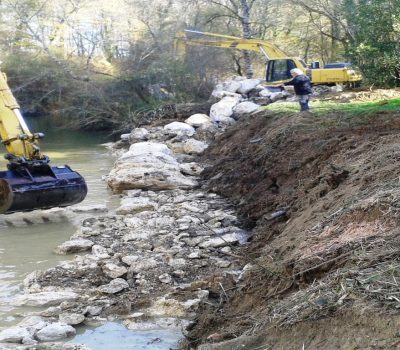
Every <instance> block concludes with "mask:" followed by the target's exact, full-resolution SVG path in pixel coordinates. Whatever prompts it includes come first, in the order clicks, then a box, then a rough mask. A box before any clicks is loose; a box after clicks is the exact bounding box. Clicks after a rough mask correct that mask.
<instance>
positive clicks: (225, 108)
mask: <svg viewBox="0 0 400 350" xmlns="http://www.w3.org/2000/svg"><path fill="white" fill-rule="evenodd" d="M239 101H240V99H239V98H237V97H224V98H223V99H222V100H221V101H219V102H217V103H214V104H213V105H212V106H211V110H210V117H211V120H212V121H213V122H220V121H222V120H224V119H226V118H230V117H231V116H232V114H233V108H234V107H235V106H236V105H237V104H238V103H239Z"/></svg>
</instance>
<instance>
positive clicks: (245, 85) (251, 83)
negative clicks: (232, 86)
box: [237, 79, 261, 95]
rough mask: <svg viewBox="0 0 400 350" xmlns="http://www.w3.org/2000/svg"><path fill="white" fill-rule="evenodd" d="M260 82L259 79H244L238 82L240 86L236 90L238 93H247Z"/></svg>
mask: <svg viewBox="0 0 400 350" xmlns="http://www.w3.org/2000/svg"><path fill="white" fill-rule="evenodd" d="M260 83H261V80H259V79H246V80H242V81H241V82H240V88H239V89H238V90H237V92H239V93H240V94H243V95H245V94H247V93H248V92H250V91H251V90H253V89H254V88H255V87H256V86H257V85H258V84H260Z"/></svg>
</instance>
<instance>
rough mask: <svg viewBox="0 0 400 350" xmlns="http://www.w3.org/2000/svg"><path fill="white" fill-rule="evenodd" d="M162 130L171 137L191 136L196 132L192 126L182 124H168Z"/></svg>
mask: <svg viewBox="0 0 400 350" xmlns="http://www.w3.org/2000/svg"><path fill="white" fill-rule="evenodd" d="M164 130H165V131H167V132H168V133H170V134H173V135H186V136H192V135H194V133H195V132H196V131H195V129H194V128H193V126H191V125H189V124H186V123H182V122H172V123H169V124H167V125H165V126H164Z"/></svg>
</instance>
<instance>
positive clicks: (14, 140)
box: [0, 72, 87, 214]
mask: <svg viewBox="0 0 400 350" xmlns="http://www.w3.org/2000/svg"><path fill="white" fill-rule="evenodd" d="M43 137H44V135H43V134H42V133H31V132H30V130H29V129H28V126H27V125H26V123H25V121H24V119H23V117H22V115H21V113H20V110H19V105H18V103H17V101H16V100H15V98H14V96H13V94H12V92H11V90H10V88H9V86H8V84H7V77H6V75H5V74H4V73H1V72H0V139H1V142H2V143H3V145H4V146H5V147H6V149H7V151H8V153H7V154H6V155H5V158H6V159H7V160H8V164H7V168H8V170H6V171H0V214H5V213H13V212H23V211H31V210H35V209H49V208H53V207H65V206H69V205H72V204H76V203H79V202H81V201H82V200H83V199H84V198H85V197H86V194H87V186H86V182H85V180H84V178H83V177H82V176H81V175H80V174H79V173H77V172H76V171H73V170H72V169H71V168H70V167H69V166H68V165H63V166H51V165H50V159H49V158H48V157H47V156H46V155H44V154H42V153H41V152H40V148H39V142H38V140H39V139H41V138H43Z"/></svg>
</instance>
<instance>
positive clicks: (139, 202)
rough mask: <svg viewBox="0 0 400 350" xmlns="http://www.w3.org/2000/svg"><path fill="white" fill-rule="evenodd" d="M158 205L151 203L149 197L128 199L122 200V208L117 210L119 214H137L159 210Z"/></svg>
mask: <svg viewBox="0 0 400 350" xmlns="http://www.w3.org/2000/svg"><path fill="white" fill-rule="evenodd" d="M157 207H158V205H157V203H155V202H152V201H150V199H149V198H148V197H134V198H130V197H126V198H124V199H122V201H121V206H120V207H119V208H118V209H117V211H116V212H117V214H121V215H126V214H135V213H140V212H142V211H154V210H157Z"/></svg>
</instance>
